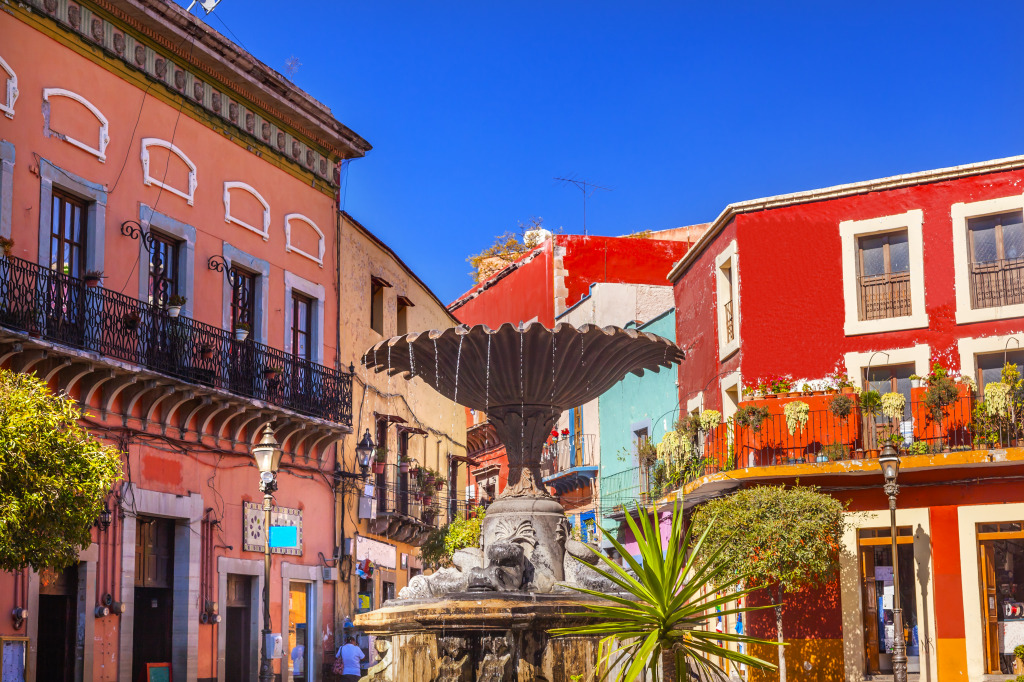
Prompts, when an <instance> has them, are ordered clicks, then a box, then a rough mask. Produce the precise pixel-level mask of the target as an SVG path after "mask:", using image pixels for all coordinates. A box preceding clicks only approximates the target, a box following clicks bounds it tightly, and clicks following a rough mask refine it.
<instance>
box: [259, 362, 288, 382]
mask: <svg viewBox="0 0 1024 682" xmlns="http://www.w3.org/2000/svg"><path fill="white" fill-rule="evenodd" d="M283 371H284V368H283V367H281V365H267V366H266V367H265V368H264V369H263V378H264V379H266V380H267V381H277V379H278V377H280V376H281V372H283Z"/></svg>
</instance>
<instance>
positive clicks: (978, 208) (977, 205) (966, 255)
mask: <svg viewBox="0 0 1024 682" xmlns="http://www.w3.org/2000/svg"><path fill="white" fill-rule="evenodd" d="M1010 211H1024V194H1017V195H1014V196H1010V197H1000V198H998V199H988V200H986V201H973V202H971V203H964V202H959V203H956V204H953V205H952V206H951V207H950V209H949V214H950V217H951V218H952V222H953V277H954V281H955V283H956V323H957V324H970V323H971V322H984V321H985V320H1001V319H1005V318H1008V317H1021V316H1024V303H1019V304H1017V305H1008V306H997V307H994V308H977V309H975V308H972V307H971V247H970V241H969V240H968V239H967V221H968V220H969V219H971V218H981V217H984V216H987V215H995V214H998V213H1008V212H1010Z"/></svg>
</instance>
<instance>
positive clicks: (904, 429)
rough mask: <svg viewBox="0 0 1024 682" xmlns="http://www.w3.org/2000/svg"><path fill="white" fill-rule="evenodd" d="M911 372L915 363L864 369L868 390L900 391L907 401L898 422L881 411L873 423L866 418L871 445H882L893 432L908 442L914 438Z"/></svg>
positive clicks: (884, 392)
mask: <svg viewBox="0 0 1024 682" xmlns="http://www.w3.org/2000/svg"><path fill="white" fill-rule="evenodd" d="M911 374H914V363H905V364H899V365H881V366H872V367H871V369H870V370H865V371H864V379H865V382H864V386H865V388H866V390H874V391H878V393H879V394H881V395H885V394H886V393H900V394H902V395H903V398H904V399H905V401H906V402H905V403H904V405H903V418H902V419H901V420H900V421H899V422H898V423H892V422H891V421H890V419H889V418H888V417H886V416H885V415H883V414H882V413H881V412H879V413H878V414H876V415H875V419H874V422H873V423H872V422H871V420H870V419H865V423H864V428H865V429H866V431H867V433H866V438H867V441H868V443H869V444H870V447H872V448H877V447H880V444H881V443H882V441H883V440H884V439H885V438H886V437H888V436H890V435H893V434H900V435H901V436H902V437H903V440H905V441H908V442H909V441H910V440H912V439H913V435H914V433H913V431H914V429H913V422H912V421H911V417H910V415H911V407H912V406H911V402H910V388H911V383H912V382H911V381H910V375H911Z"/></svg>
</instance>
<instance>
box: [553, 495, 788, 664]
mask: <svg viewBox="0 0 1024 682" xmlns="http://www.w3.org/2000/svg"><path fill="white" fill-rule="evenodd" d="M637 516H638V517H639V522H637V521H634V520H633V518H632V515H631V514H626V523H628V524H629V527H630V529H631V530H632V531H633V535H634V537H636V538H637V545H638V548H639V550H640V557H641V561H637V560H636V559H634V558H633V557H632V556H631V555H630V553H629V552H628V551H627V550H626V548H625V547H623V546H622V545H621V544H620V543H619V542H618V541H617V540H616V539H615V538H614V537H613V536H614V533H607V532H605V531H604V529H602V533H604V535H605V537H606V538H608V540H609V541H610V542H611V543H612V545H614V547H615V549H616V550H617V551H618V552H619V554H620V555H621V556H622V557H623V559H624V560H625V561H626V564H627V566H626V568H624V567H622V566H620V565H619V564H617V563H616V562H615V561H613V560H612V559H611V558H610V557H608V556H607V555H605V554H603V553H601V552H599V551H598V550H596V549H594V548H590V549H591V551H592V552H594V554H595V555H596V556H597V558H598V559H599V563H598V565H597V566H595V567H594V570H596V571H597V572H598V573H600V574H601V575H603V576H604V577H605V578H607V579H608V580H610V581H612V582H613V583H614V584H615V585H616V586H617V588H618V591H608V592H604V591H596V590H589V589H585V588H582V587H576V586H572V585H570V587H572V589H574V590H576V591H577V592H582V593H583V594H587V595H589V596H591V597H596V598H597V599H599V600H601V601H600V602H598V603H597V604H594V605H591V604H587V605H586V608H587V611H588V612H587V613H585V614H581V615H586V616H590V617H591V618H593V622H591V623H587V624H585V625H579V626H575V627H568V628H556V629H554V630H552V631H551V634H552V635H554V636H556V637H565V636H569V637H572V636H599V637H600V638H601V640H600V644H599V645H598V675H599V679H602V680H603V679H607V678H609V677H611V678H612V679H614V680H615V681H616V682H620V681H622V682H633V681H634V680H637V679H638V678H640V677H641V675H644V674H646V675H649V677H647V678H645V679H651V680H653V681H654V682H658V679H659V668H658V662H659V661H661V660H662V653H668V654H669V655H670V656H672V657H673V658H674V661H675V667H676V671H677V673H680V674H682V673H683V671H685V670H687V667H689V668H690V669H692V670H695V671H697V672H699V673H700V679H728V676H727V675H726V673H725V671H724V670H723V669H722V668H721V667H720V665H719V662H720V660H721V659H724V660H727V661H731V662H732V663H742V664H746V665H749V666H751V667H755V668H760V669H766V670H771V669H774V668H775V666H774V665H772V664H771V663H769V662H767V661H763V660H761V659H759V658H756V657H754V656H750V655H748V654H742V653H740V652H738V651H734V650H732V649H729V648H727V647H726V646H723V643H743V644H754V643H761V644H767V643H768V642H764V641H762V640H758V639H754V638H752V637H749V636H747V635H741V634H737V633H729V632H716V631H715V628H714V627H713V623H714V620H715V619H716V618H718V617H719V616H721V617H725V616H728V615H733V614H741V613H747V612H749V611H754V610H757V609H758V608H761V607H749V606H746V607H744V606H735V607H734V606H731V605H730V602H732V601H735V600H736V599H737V597H742V596H744V595H745V594H747V593H748V592H749V590H746V589H743V588H742V587H741V586H740V584H741V583H742V582H743V580H744V579H745V578H746V576H742V575H740V576H735V575H733V576H730V575H729V567H728V566H727V565H726V564H725V558H724V556H723V552H722V550H721V549H718V550H717V551H715V552H710V553H707V552H704V551H703V548H704V547H705V543H706V541H707V539H708V537H709V535H710V532H711V527H708V528H706V529H705V530H704V531H703V533H700V534H695V533H694V531H693V528H692V527H691V528H690V530H689V531H687V532H686V533H683V512H682V510H681V509H679V505H678V503H677V504H675V505H674V506H673V509H672V526H671V530H670V533H669V537H668V539H667V540H665V539H663V538H662V536H661V529H660V527H659V526H658V524H657V523H656V522H653V521H652V520H651V519H652V517H654V518H656V517H657V514H656V513H655V510H654V509H653V508H651V509H648V510H642V511H641V512H640V513H639V514H638V515H637ZM577 560H578V559H577ZM627 568H628V571H627V570H626V569H627ZM630 571H631V572H630ZM719 586H720V588H721V589H723V590H725V591H726V594H722V593H721V592H716V591H715V588H716V587H719ZM733 590H735V591H733ZM715 659H719V660H717V661H716V660H715ZM666 677H668V678H669V679H675V677H674V676H671V675H668V676H666ZM680 679H682V678H680Z"/></svg>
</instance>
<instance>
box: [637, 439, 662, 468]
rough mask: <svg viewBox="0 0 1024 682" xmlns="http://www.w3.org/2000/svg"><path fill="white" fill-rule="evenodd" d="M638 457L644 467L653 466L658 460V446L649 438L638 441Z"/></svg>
mask: <svg viewBox="0 0 1024 682" xmlns="http://www.w3.org/2000/svg"><path fill="white" fill-rule="evenodd" d="M636 459H637V461H638V462H639V463H640V465H641V466H643V467H651V466H653V465H654V463H655V462H656V461H658V447H657V446H656V445H655V444H654V443H652V442H651V440H650V439H649V438H640V439H638V440H637V441H636Z"/></svg>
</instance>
